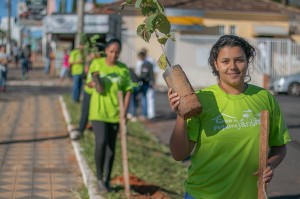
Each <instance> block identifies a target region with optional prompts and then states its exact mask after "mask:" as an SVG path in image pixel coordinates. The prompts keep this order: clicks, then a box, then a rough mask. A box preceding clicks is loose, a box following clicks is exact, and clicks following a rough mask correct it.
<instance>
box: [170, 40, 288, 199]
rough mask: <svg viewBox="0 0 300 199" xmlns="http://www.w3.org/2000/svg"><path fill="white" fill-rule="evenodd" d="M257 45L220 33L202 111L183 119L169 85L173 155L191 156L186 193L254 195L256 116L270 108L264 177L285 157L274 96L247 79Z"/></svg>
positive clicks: (191, 197) (189, 198)
mask: <svg viewBox="0 0 300 199" xmlns="http://www.w3.org/2000/svg"><path fill="white" fill-rule="evenodd" d="M254 56H255V49H254V48H253V47H252V46H251V45H250V44H249V43H248V42H247V41H246V40H244V39H243V38H240V37H237V36H234V35H224V36H222V37H220V38H219V40H218V41H217V42H216V43H215V44H214V45H213V47H212V49H211V51H210V57H209V63H210V66H211V68H212V72H213V73H214V74H215V75H216V76H217V77H218V83H217V84H215V85H212V86H210V87H208V88H204V89H202V90H199V91H197V92H196V93H197V96H198V98H199V100H200V101H201V104H202V107H203V110H202V112H201V113H200V114H199V115H198V116H196V117H193V118H191V119H188V120H185V119H184V118H182V117H181V116H180V115H179V114H178V113H177V112H178V105H179V100H180V97H179V96H178V94H177V93H175V92H173V91H172V90H171V89H170V90H169V92H168V97H169V103H170V106H171V108H172V110H174V111H175V112H176V113H177V119H176V123H175V127H174V130H173V132H172V135H171V138H170V149H171V153H172V156H173V157H174V159H175V160H177V161H181V160H184V159H186V158H187V157H188V156H191V166H190V168H189V169H188V170H187V179H186V180H185V183H184V187H185V192H186V193H185V196H184V198H185V199H195V198H224V199H231V198H243V199H252V198H257V196H258V187H257V182H258V177H255V176H253V173H254V172H255V171H256V170H258V166H259V134H260V122H259V121H260V117H261V112H262V111H263V110H267V111H268V112H269V113H270V121H269V122H270V125H269V129H270V136H269V149H270V153H269V157H268V167H267V168H266V169H265V170H264V174H263V181H264V182H265V183H269V182H270V181H271V179H272V177H273V174H274V169H275V168H276V167H277V166H278V165H279V164H280V162H281V161H282V160H283V158H284V156H285V153H286V146H285V145H286V143H287V142H289V141H290V140H291V139H290V136H289V133H288V130H287V126H286V124H285V122H284V119H283V115H282V113H281V111H280V108H279V105H278V103H277V101H276V99H275V98H274V96H273V95H272V94H271V93H270V92H268V91H267V90H265V89H263V88H260V87H257V86H255V85H252V84H249V83H248V81H246V80H245V79H247V77H248V74H247V72H248V69H249V64H250V63H251V62H252V60H253V58H254Z"/></svg>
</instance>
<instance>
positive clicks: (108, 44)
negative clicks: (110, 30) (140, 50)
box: [105, 38, 122, 50]
mask: <svg viewBox="0 0 300 199" xmlns="http://www.w3.org/2000/svg"><path fill="white" fill-rule="evenodd" d="M114 43H117V44H119V47H120V50H121V49H122V44H121V41H120V40H119V39H117V38H113V39H111V40H109V41H108V42H107V43H106V44H105V48H107V47H109V46H110V45H112V44H114Z"/></svg>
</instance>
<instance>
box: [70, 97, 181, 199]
mask: <svg viewBox="0 0 300 199" xmlns="http://www.w3.org/2000/svg"><path fill="white" fill-rule="evenodd" d="M64 100H65V102H66V105H67V109H68V111H69V114H70V117H71V123H72V124H74V125H75V126H77V125H78V123H79V118H80V114H81V104H78V103H73V102H72V99H71V97H70V96H69V95H64ZM119 135H120V134H119ZM80 145H81V147H82V149H83V150H82V154H83V156H84V157H85V158H86V160H87V162H88V164H89V166H90V169H91V170H92V171H93V172H94V173H96V169H95V161H94V133H93V132H92V131H89V130H85V132H84V137H83V138H82V139H80ZM127 151H128V166H129V174H130V175H134V176H136V177H138V178H139V179H141V180H143V181H145V182H147V183H148V184H151V185H155V186H158V187H160V190H161V191H163V192H164V193H165V194H166V195H167V196H168V197H169V198H174V199H175V198H182V195H183V181H184V179H185V175H186V172H185V170H186V166H184V165H183V164H182V163H181V162H176V161H174V160H173V159H172V157H171V156H170V150H169V148H168V147H167V146H165V145H162V144H160V143H158V142H157V139H155V137H154V136H153V135H152V134H150V133H149V132H148V131H147V129H146V128H145V127H144V125H142V124H141V123H139V122H128V124H127ZM122 169H123V168H122V157H121V146H120V136H119V137H118V141H117V144H116V155H115V161H114V166H113V171H112V179H113V178H114V177H117V176H122V175H123V173H122V172H123V170H122ZM112 188H113V191H112V192H110V193H108V194H106V195H105V198H108V199H117V198H118V199H119V198H124V195H123V193H124V189H123V187H122V186H114V185H112ZM132 194H133V195H135V194H136V193H134V192H133V191H132Z"/></svg>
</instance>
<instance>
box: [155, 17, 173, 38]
mask: <svg viewBox="0 0 300 199" xmlns="http://www.w3.org/2000/svg"><path fill="white" fill-rule="evenodd" d="M154 29H158V30H159V31H160V32H161V33H164V34H165V35H167V34H170V31H171V24H170V22H169V20H168V18H167V17H166V16H165V15H163V14H158V15H157V17H156V18H155V24H154Z"/></svg>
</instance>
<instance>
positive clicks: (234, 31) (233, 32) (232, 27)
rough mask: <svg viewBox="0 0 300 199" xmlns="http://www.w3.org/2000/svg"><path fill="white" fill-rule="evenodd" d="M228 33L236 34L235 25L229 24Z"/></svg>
mask: <svg viewBox="0 0 300 199" xmlns="http://www.w3.org/2000/svg"><path fill="white" fill-rule="evenodd" d="M229 34H231V35H236V27H235V26H230V29H229Z"/></svg>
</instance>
